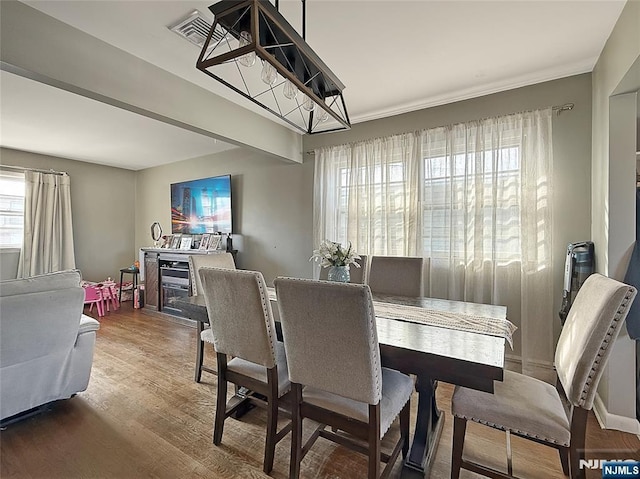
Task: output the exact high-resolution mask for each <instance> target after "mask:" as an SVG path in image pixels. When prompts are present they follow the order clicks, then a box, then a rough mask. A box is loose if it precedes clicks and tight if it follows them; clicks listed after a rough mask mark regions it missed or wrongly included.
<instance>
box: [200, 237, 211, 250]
mask: <svg viewBox="0 0 640 479" xmlns="http://www.w3.org/2000/svg"><path fill="white" fill-rule="evenodd" d="M209 238H211V235H210V234H209V233H205V234H203V235H202V238H201V239H200V247H199V248H198V249H203V250H206V249H208V248H209Z"/></svg>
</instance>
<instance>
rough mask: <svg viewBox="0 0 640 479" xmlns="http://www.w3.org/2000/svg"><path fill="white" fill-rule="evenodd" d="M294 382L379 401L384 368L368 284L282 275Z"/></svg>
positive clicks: (279, 283) (279, 282)
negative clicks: (381, 362) (382, 367)
mask: <svg viewBox="0 0 640 479" xmlns="http://www.w3.org/2000/svg"><path fill="white" fill-rule="evenodd" d="M274 285H275V287H276V293H277V296H278V309H279V311H280V323H281V324H282V334H283V336H284V347H285V351H286V354H287V361H288V364H289V378H290V379H291V381H292V382H295V383H299V384H303V385H305V386H311V387H315V388H318V389H321V390H324V391H328V392H331V393H334V394H338V395H340V396H343V397H347V398H350V399H354V400H356V401H361V402H365V403H368V404H377V403H378V402H379V401H380V397H381V391H382V369H381V366H380V350H379V347H378V333H377V330H376V318H375V313H374V310H373V304H372V302H371V291H370V290H369V287H368V286H367V285H359V284H348V283H333V282H326V281H313V280H305V279H292V278H277V279H276V280H275V281H274Z"/></svg>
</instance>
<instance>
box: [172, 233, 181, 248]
mask: <svg viewBox="0 0 640 479" xmlns="http://www.w3.org/2000/svg"><path fill="white" fill-rule="evenodd" d="M181 238H182V235H181V234H177V235H173V238H172V239H171V246H170V248H171V249H178V248H179V247H180V239H181Z"/></svg>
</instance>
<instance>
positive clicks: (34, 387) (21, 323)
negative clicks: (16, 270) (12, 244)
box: [0, 271, 100, 422]
mask: <svg viewBox="0 0 640 479" xmlns="http://www.w3.org/2000/svg"><path fill="white" fill-rule="evenodd" d="M83 307H84V290H83V288H82V287H81V286H80V273H79V272H78V271H62V272H59V273H51V274H45V275H41V276H34V277H31V278H26V279H16V280H8V281H2V282H0V332H1V333H2V334H0V419H1V420H3V421H5V420H8V421H5V422H9V421H12V420H13V419H14V418H13V416H16V415H18V414H21V413H24V412H26V411H29V410H31V409H33V408H37V407H39V406H42V405H45V404H47V403H50V402H52V401H56V400H59V399H68V398H70V397H72V396H73V395H75V394H76V393H78V392H81V391H84V390H85V389H86V388H87V386H88V384H89V377H90V375H91V366H92V364H93V349H94V345H95V342H96V331H97V330H98V328H99V327H100V323H98V321H96V320H95V319H93V318H90V317H89V316H85V315H84V314H82V311H83Z"/></svg>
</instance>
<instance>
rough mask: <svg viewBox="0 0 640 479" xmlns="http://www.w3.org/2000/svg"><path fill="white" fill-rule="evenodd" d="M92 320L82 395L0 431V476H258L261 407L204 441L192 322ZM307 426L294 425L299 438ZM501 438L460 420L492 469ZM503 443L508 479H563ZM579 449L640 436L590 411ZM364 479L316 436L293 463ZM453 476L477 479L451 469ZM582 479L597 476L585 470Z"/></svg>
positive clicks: (443, 447) (613, 447)
mask: <svg viewBox="0 0 640 479" xmlns="http://www.w3.org/2000/svg"><path fill="white" fill-rule="evenodd" d="M100 323H101V328H100V330H99V331H98V339H97V344H96V351H95V358H94V363H93V372H92V377H91V381H90V383H89V388H88V389H87V391H85V392H83V393H80V394H78V395H77V396H76V397H74V398H72V399H71V400H68V401H62V402H59V403H57V404H55V405H54V406H52V407H51V408H50V410H49V411H47V412H45V413H44V414H41V415H38V416H35V417H33V418H30V419H27V420H25V421H22V422H19V423H16V424H13V425H10V426H9V427H8V428H7V429H6V430H3V431H2V432H1V433H0V453H1V455H0V476H1V477H2V478H4V479H8V478H20V479H23V478H43V479H45V478H46V479H54V478H60V479H62V478H64V479H72V478H143V477H157V478H199V477H202V478H230V479H231V478H265V477H268V476H265V475H264V474H263V473H262V457H263V450H264V449H263V448H264V437H265V419H266V415H265V414H264V411H262V410H260V409H256V410H253V411H250V412H249V413H248V414H247V415H245V416H244V417H243V418H242V420H234V419H231V418H230V419H228V420H227V421H226V422H225V431H224V436H223V438H222V445H221V446H220V447H216V446H214V445H213V444H212V431H213V416H214V411H215V381H216V377H215V376H213V375H210V374H207V373H203V382H202V383H200V384H198V383H196V382H194V380H193V373H194V371H193V368H194V363H195V344H196V329H195V327H190V326H187V325H184V324H181V323H179V322H176V321H172V320H170V319H167V318H166V317H163V316H161V315H158V314H153V313H147V312H145V311H140V310H133V309H132V308H131V303H124V306H123V308H122V309H121V310H119V311H117V312H113V311H112V312H111V313H108V314H107V315H106V316H105V317H103V318H100ZM205 355H206V357H205V363H208V364H209V365H210V366H211V365H213V359H214V355H213V354H212V353H211V350H210V349H209V348H207V351H206V354H205ZM452 391H453V387H452V386H450V385H448V384H443V383H440V385H439V387H438V400H439V405H440V408H441V409H442V410H443V411H445V414H446V420H445V426H444V431H443V434H442V438H441V441H440V445H439V448H438V452H437V455H436V458H435V463H434V465H433V469H432V473H431V478H434V479H440V478H446V477H449V465H450V455H451V426H452V419H451V415H450V414H449V404H450V403H449V400H450V397H451V394H452ZM413 404H414V406H415V404H416V401H415V400H413ZM414 417H415V415H413V416H412V418H414ZM310 430H311V427H310V426H308V427H307V428H306V429H305V433H306V434H305V437H307V436H308V434H309V433H310ZM394 433H397V426H395V429H394ZM391 439H393V438H391ZM386 443H387V441H385V444H386ZM504 444H505V440H504V434H503V433H500V432H498V431H494V430H492V429H490V428H486V427H482V426H479V425H476V424H470V425H469V427H468V428H467V441H466V444H465V455H469V456H471V457H473V458H474V459H476V460H480V461H482V462H485V463H488V464H491V465H495V466H499V465H500V464H505V462H506V461H505V452H504V451H505V448H504V447H505V446H504ZM289 447H290V439H289V437H286V438H285V439H283V440H282V441H281V442H280V443H279V444H278V446H277V447H276V458H275V466H274V469H273V472H272V474H271V476H272V477H274V478H282V479H283V478H286V477H288V471H289ZM512 448H513V451H514V452H513V456H514V459H513V460H514V471H515V473H516V474H517V475H519V476H520V477H523V478H541V479H542V478H544V479H549V478H563V477H564V476H563V474H562V470H561V468H560V461H559V459H558V455H557V453H556V451H555V450H553V449H550V448H546V447H544V446H541V445H537V444H533V443H531V442H529V441H524V440H521V439H519V438H513V440H512ZM587 448H588V449H598V450H609V451H619V452H620V454H622V455H623V456H625V457H620V458H621V459H630V458H632V456H629V454H636V455H637V454H638V451H639V450H640V440H638V438H637V437H636V436H634V435H631V434H624V433H621V432H618V431H605V430H601V429H600V428H599V426H598V424H597V421H596V420H595V417H594V416H593V414H590V417H589V423H588V438H587ZM633 451H635V452H633ZM588 457H589V458H595V457H594V456H588ZM505 468H506V466H505ZM399 472H400V467H399V464H396V467H395V468H394V471H393V474H392V477H399ZM365 476H366V460H365V458H364V456H361V455H358V454H357V453H354V452H352V451H349V450H347V449H344V448H342V447H339V446H336V445H334V444H332V443H329V442H328V441H324V440H322V439H321V440H319V441H318V442H317V443H316V445H315V446H314V447H313V449H312V450H311V451H310V452H309V454H308V455H307V457H305V459H304V461H303V463H302V474H301V477H303V478H316V479H338V478H341V479H346V478H349V479H351V478H357V477H365ZM461 477H462V478H467V479H468V478H473V477H477V476H476V475H475V474H472V473H469V472H468V471H463V472H462V474H461ZM587 477H588V478H590V479H595V478H599V477H601V475H600V472H599V471H589V473H588V476H587Z"/></svg>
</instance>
